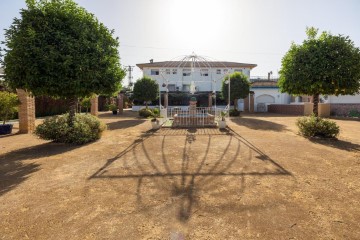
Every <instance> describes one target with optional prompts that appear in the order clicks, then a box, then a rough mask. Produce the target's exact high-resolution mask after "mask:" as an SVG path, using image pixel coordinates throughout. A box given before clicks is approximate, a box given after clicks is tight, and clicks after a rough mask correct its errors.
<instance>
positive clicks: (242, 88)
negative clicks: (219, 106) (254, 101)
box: [221, 72, 250, 101]
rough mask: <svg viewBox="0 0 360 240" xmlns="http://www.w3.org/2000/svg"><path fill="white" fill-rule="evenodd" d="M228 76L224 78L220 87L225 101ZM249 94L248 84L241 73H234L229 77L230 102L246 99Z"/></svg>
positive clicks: (227, 90) (227, 89)
mask: <svg viewBox="0 0 360 240" xmlns="http://www.w3.org/2000/svg"><path fill="white" fill-rule="evenodd" d="M228 79H229V75H227V76H225V77H224V79H223V82H222V86H221V92H222V97H223V98H224V99H225V100H227V99H228V96H229V95H228V92H229V85H228V83H226V82H227V81H228ZM249 92H250V82H249V80H248V78H247V76H245V75H244V74H243V73H240V72H234V73H232V74H231V75H230V101H234V100H235V99H239V98H246V97H247V96H248V94H249Z"/></svg>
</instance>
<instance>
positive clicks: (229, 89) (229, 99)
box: [228, 71, 231, 111]
mask: <svg viewBox="0 0 360 240" xmlns="http://www.w3.org/2000/svg"><path fill="white" fill-rule="evenodd" d="M228 81H229V90H228V94H229V96H228V98H229V111H230V106H231V104H230V71H229V76H228Z"/></svg>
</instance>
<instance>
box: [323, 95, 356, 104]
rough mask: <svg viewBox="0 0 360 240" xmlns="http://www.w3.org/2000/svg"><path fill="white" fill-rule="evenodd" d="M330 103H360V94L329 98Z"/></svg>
mask: <svg viewBox="0 0 360 240" xmlns="http://www.w3.org/2000/svg"><path fill="white" fill-rule="evenodd" d="M327 102H328V103H360V94H358V95H355V96H351V95H344V96H338V97H336V96H329V97H328V100H327Z"/></svg>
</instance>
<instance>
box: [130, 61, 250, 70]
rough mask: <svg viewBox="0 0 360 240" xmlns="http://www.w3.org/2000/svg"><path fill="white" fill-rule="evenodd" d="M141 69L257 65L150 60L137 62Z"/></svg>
mask: <svg viewBox="0 0 360 240" xmlns="http://www.w3.org/2000/svg"><path fill="white" fill-rule="evenodd" d="M136 66H138V67H139V68H140V69H141V70H142V69H143V68H151V67H154V68H160V67H161V68H178V67H180V68H191V67H197V68H251V69H252V68H254V67H256V66H257V65H256V64H251V63H238V62H218V61H209V62H205V61H204V62H201V61H196V62H191V61H164V62H150V63H139V64H136Z"/></svg>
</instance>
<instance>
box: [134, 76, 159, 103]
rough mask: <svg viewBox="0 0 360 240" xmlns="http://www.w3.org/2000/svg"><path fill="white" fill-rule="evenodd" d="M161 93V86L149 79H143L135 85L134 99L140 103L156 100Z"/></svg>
mask: <svg viewBox="0 0 360 240" xmlns="http://www.w3.org/2000/svg"><path fill="white" fill-rule="evenodd" d="M158 93H159V84H157V83H156V81H155V80H153V79H151V78H149V77H143V78H141V79H139V80H137V81H136V83H135V85H134V99H137V100H140V101H153V100H156V98H157V96H158Z"/></svg>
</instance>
